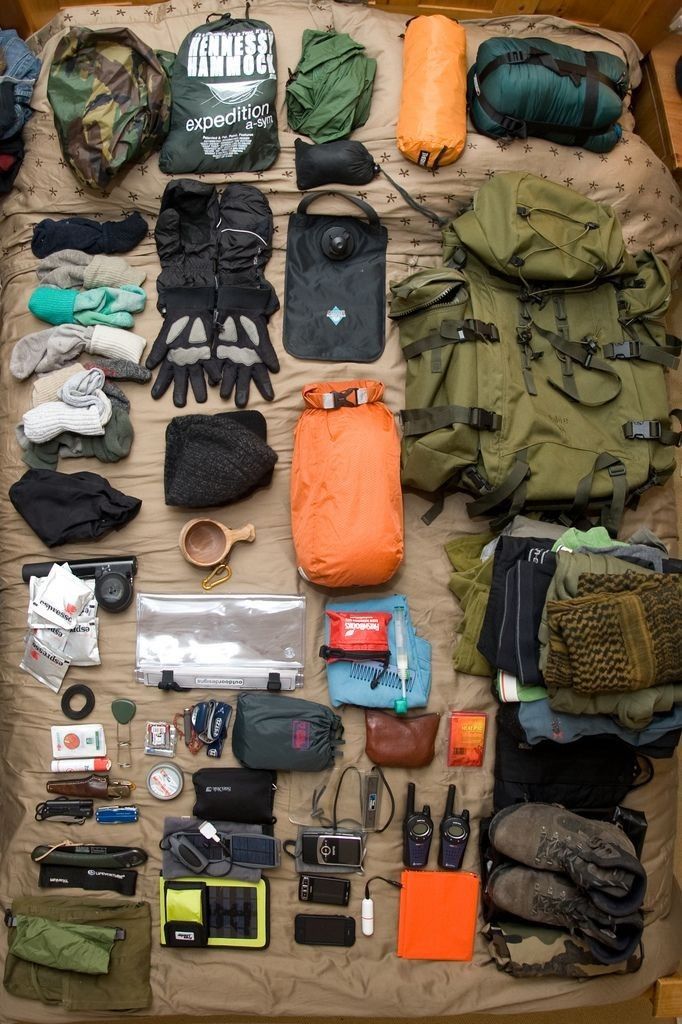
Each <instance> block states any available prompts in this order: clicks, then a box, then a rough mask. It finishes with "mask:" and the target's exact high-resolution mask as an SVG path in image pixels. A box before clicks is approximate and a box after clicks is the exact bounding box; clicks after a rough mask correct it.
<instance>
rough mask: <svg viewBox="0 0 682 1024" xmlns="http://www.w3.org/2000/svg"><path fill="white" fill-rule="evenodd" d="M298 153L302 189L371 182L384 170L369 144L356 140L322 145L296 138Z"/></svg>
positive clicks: (297, 170) (340, 140) (342, 140)
mask: <svg viewBox="0 0 682 1024" xmlns="http://www.w3.org/2000/svg"><path fill="white" fill-rule="evenodd" d="M294 154H295V158H296V187H297V188H298V190H299V192H307V191H308V189H309V188H317V187H318V186H319V185H368V184H369V183H370V181H373V180H374V178H375V177H376V176H377V174H378V173H379V170H380V168H379V166H378V164H377V163H376V161H375V159H374V157H373V156H372V154H371V153H370V152H369V150H368V149H367V147H366V146H363V144H362V143H361V142H355V141H354V140H353V139H337V140H336V141H335V142H320V143H319V144H318V145H311V143H309V142H304V141H303V139H295V140H294Z"/></svg>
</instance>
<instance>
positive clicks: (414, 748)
mask: <svg viewBox="0 0 682 1024" xmlns="http://www.w3.org/2000/svg"><path fill="white" fill-rule="evenodd" d="M439 722H440V715H439V714H438V713H437V712H434V713H432V714H426V715H415V716H414V717H413V718H405V717H403V716H401V715H392V714H390V712H388V711H379V710H378V709H376V708H366V709H365V729H366V737H365V753H366V754H367V756H368V758H369V759H370V761H372V763H373V764H378V765H381V766H382V767H384V768H423V767H424V766H425V765H427V764H431V762H432V761H433V755H434V752H435V744H436V733H437V732H438V724H439Z"/></svg>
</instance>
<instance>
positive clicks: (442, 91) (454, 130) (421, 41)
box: [397, 14, 467, 170]
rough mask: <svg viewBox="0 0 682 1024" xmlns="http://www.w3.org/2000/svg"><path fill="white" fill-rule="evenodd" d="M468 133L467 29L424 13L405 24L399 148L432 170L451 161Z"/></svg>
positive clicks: (411, 158) (442, 17)
mask: <svg viewBox="0 0 682 1024" xmlns="http://www.w3.org/2000/svg"><path fill="white" fill-rule="evenodd" d="M466 137H467V43H466V33H465V32H464V29H463V28H462V26H461V25H460V24H459V22H457V21H453V20H452V19H451V18H446V17H445V15H443V14H422V15H420V16H419V17H418V18H413V19H412V21H411V22H410V23H409V24H408V26H407V28H406V30H405V47H404V50H403V92H402V97H401V100H400V114H399V116H398V130H397V141H398V149H399V150H400V152H401V153H402V154H403V156H406V157H407V158H408V160H413V161H414V162H415V163H416V164H419V165H420V167H428V168H429V169H430V170H435V169H436V168H437V167H442V166H443V165H444V164H451V163H454V161H455V160H456V159H457V157H458V156H459V154H460V153H461V152H462V150H463V149H464V143H465V142H466Z"/></svg>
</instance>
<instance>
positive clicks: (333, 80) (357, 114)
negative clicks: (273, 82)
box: [286, 28, 377, 142]
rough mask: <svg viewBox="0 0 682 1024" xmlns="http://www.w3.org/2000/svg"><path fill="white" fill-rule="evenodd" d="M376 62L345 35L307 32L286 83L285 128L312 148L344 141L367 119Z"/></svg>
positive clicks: (315, 30) (361, 47) (358, 44)
mask: <svg viewBox="0 0 682 1024" xmlns="http://www.w3.org/2000/svg"><path fill="white" fill-rule="evenodd" d="M376 70H377V62H376V61H375V60H373V59H372V58H370V57H366V56H365V48H364V46H362V45H361V44H360V43H356V41H355V40H354V39H351V37H350V36H349V35H346V33H341V32H323V31H321V30H317V29H310V28H307V29H306V30H305V31H304V33H303V49H302V52H301V59H300V60H299V62H298V65H297V67H296V70H295V71H294V73H293V75H292V76H291V78H290V79H289V82H288V83H287V93H286V98H287V113H288V118H289V127H290V128H293V130H294V131H295V132H300V134H301V135H309V136H310V138H311V139H312V140H313V141H314V142H332V141H333V140H334V139H345V138H346V137H347V136H348V135H350V133H351V132H352V131H353V129H354V128H360V127H361V126H362V125H363V124H365V122H366V121H367V118H368V117H369V110H370V104H371V102H372V89H373V87H374V76H375V75H376Z"/></svg>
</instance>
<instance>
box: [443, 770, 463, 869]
mask: <svg viewBox="0 0 682 1024" xmlns="http://www.w3.org/2000/svg"><path fill="white" fill-rule="evenodd" d="M456 792H457V787H456V786H448V797H447V800H446V801H445V810H444V811H443V817H442V818H441V821H440V849H439V850H438V866H439V867H441V868H448V869H450V870H451V871H456V870H457V869H458V868H461V866H462V861H463V860H464V854H465V852H466V848H467V843H468V842H469V832H470V828H469V812H468V811H462V813H461V814H455V793H456Z"/></svg>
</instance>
